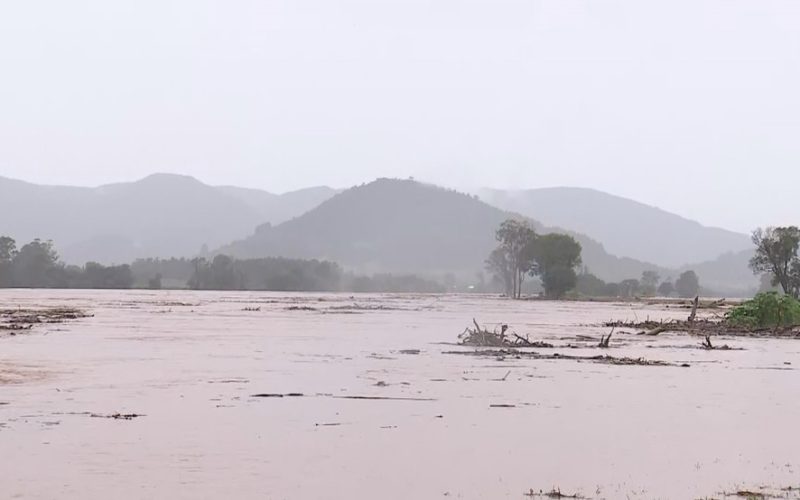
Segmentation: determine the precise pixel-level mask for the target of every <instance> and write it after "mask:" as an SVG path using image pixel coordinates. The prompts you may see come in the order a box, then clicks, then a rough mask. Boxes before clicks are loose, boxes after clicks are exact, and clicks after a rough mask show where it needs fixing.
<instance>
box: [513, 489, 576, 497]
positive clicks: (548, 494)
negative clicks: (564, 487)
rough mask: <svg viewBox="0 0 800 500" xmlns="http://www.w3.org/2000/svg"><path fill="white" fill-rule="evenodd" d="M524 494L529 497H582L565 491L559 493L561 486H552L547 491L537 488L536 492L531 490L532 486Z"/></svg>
mask: <svg viewBox="0 0 800 500" xmlns="http://www.w3.org/2000/svg"><path fill="white" fill-rule="evenodd" d="M525 496H526V497H530V498H584V497H582V496H580V495H578V494H577V493H575V494H572V495H568V494H566V493H561V488H553V489H552V490H550V491H548V492H544V491H542V490H539V491H538V492H536V491H533V488H531V490H530V491H528V492H527V493H525Z"/></svg>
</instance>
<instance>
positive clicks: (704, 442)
mask: <svg viewBox="0 0 800 500" xmlns="http://www.w3.org/2000/svg"><path fill="white" fill-rule="evenodd" d="M20 307H21V308H45V307H74V308H79V309H81V310H84V311H86V312H87V313H89V314H91V315H93V316H92V317H88V318H82V319H75V320H69V321H65V322H60V323H52V324H51V323H43V324H40V325H34V327H33V328H31V329H30V330H29V331H24V332H19V333H16V334H14V335H11V334H9V333H6V332H4V331H2V330H0V456H1V457H2V465H0V498H81V499H95V498H103V499H108V498H164V499H167V498H168V499H174V498H192V499H194V498H215V499H216V498H248V499H249V498H267V499H356V498H357V499H377V498H380V499H428V498H464V499H473V498H486V499H497V498H517V499H524V498H530V497H529V496H526V493H528V494H530V492H531V490H533V492H534V493H538V492H539V491H540V490H541V491H542V492H544V493H546V492H548V491H551V490H552V489H554V488H555V489H560V490H561V492H562V493H564V494H578V495H580V496H582V497H585V498H609V499H616V498H646V499H652V498H678V499H683V498H686V499H691V498H706V497H708V498H724V494H725V493H731V494H733V493H736V492H737V491H744V490H748V491H753V492H763V493H770V494H775V495H777V496H779V497H781V498H798V495H797V492H796V491H794V490H789V489H788V488H797V487H800V432H798V429H800V397H798V396H799V395H800V374H798V371H797V369H798V368H800V340H792V339H751V338H741V337H740V338H736V337H730V338H725V337H715V338H714V339H713V340H714V342H715V344H727V345H729V346H730V347H732V348H741V349H740V350H727V351H722V350H707V349H702V348H701V347H700V341H701V340H702V339H700V338H696V337H693V336H690V335H688V334H686V333H669V332H667V333H662V334H660V335H658V336H643V335H636V332H633V331H629V330H626V329H624V328H623V329H620V330H618V331H616V332H615V333H614V336H613V338H612V340H611V341H610V347H609V348H608V349H599V348H597V347H596V346H597V343H598V342H599V340H600V337H601V335H602V334H607V333H608V331H609V329H608V328H605V327H603V326H601V325H602V323H603V322H605V321H609V320H634V319H639V320H644V319H646V318H648V317H649V318H650V319H655V320H660V319H672V318H682V319H685V318H686V316H687V314H688V313H687V311H686V310H684V309H672V308H667V307H666V306H663V305H642V304H623V303H582V302H544V301H517V302H515V301H508V300H503V299H500V298H496V297H489V296H469V295H356V296H349V295H338V294H277V293H245V292H241V293H240V292H205V293H203V292H175V291H163V292H145V291H120V292H117V291H110V292H99V291H43V290H38V291H21V290H5V291H0V309H12V308H20ZM703 314H711V313H710V312H705V313H703ZM473 317H474V318H476V319H477V320H478V321H479V322H480V323H481V324H485V325H487V326H489V327H493V326H494V325H497V324H500V323H507V324H509V325H511V328H512V329H513V330H514V331H515V332H516V333H518V334H521V335H529V336H530V339H531V340H541V341H545V342H548V343H551V344H553V345H554V346H555V347H553V348H550V349H547V348H543V349H539V348H536V349H524V351H526V352H531V351H533V352H536V353H538V354H543V355H544V354H546V355H552V354H554V353H558V354H560V355H570V356H587V357H588V356H596V355H600V354H602V355H609V356H613V357H628V358H644V359H646V360H654V361H664V362H667V363H669V364H670V365H669V366H638V365H630V366H618V365H613V364H605V363H598V362H593V361H589V360H574V359H558V358H556V359H534V358H532V357H528V356H521V357H518V356H515V355H513V354H512V355H507V354H506V355H489V356H475V355H458V354H452V353H450V351H464V352H467V353H473V352H474V351H475V348H471V347H462V346H457V345H455V343H456V342H457V337H458V335H459V334H460V333H461V332H463V331H464V328H465V327H467V326H470V325H471V323H472V318H473ZM568 345H569V346H572V347H568ZM681 365H689V366H688V367H684V366H681ZM534 498H535V497H534Z"/></svg>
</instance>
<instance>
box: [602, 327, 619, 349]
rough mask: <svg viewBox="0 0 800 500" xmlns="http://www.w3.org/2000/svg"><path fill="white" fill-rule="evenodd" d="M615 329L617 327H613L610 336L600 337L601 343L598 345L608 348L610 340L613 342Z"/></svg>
mask: <svg viewBox="0 0 800 500" xmlns="http://www.w3.org/2000/svg"><path fill="white" fill-rule="evenodd" d="M615 329H616V327H611V332H609V334H608V337H600V343H599V344H598V345H597V347H600V348H603V349H605V348H607V347H608V346H609V342H611V336H612V335H614V330H615Z"/></svg>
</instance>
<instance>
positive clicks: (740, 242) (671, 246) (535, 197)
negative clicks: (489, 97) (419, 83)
mask: <svg viewBox="0 0 800 500" xmlns="http://www.w3.org/2000/svg"><path fill="white" fill-rule="evenodd" d="M479 194H480V196H481V198H482V199H484V200H485V201H486V202H487V203H489V204H490V205H494V206H496V207H498V208H502V209H504V210H510V211H513V212H518V213H520V214H523V215H526V216H528V217H533V218H536V219H538V220H540V221H541V222H542V223H543V224H546V225H549V226H557V227H563V228H569V229H570V230H572V231H576V232H578V233H582V234H585V235H586V236H588V237H590V238H593V239H595V240H597V241H602V242H603V246H604V247H605V248H606V249H607V250H608V251H609V252H610V253H612V254H615V255H626V256H628V257H631V258H634V259H639V260H643V261H647V262H653V263H655V264H658V265H661V266H666V267H676V268H678V267H683V266H686V265H687V264H693V263H696V262H704V261H709V260H713V259H715V258H717V257H718V256H720V255H721V254H724V253H726V252H740V251H743V250H749V249H751V248H752V246H753V245H752V243H751V241H750V237H749V236H747V235H745V234H741V233H736V232H733V231H728V230H725V229H720V228H715V227H706V226H703V225H701V224H700V223H698V222H695V221H692V220H688V219H686V218H683V217H680V216H678V215H675V214H672V213H669V212H666V211H664V210H661V209H660V208H656V207H653V206H650V205H646V204H644V203H639V202H636V201H633V200H629V199H626V198H621V197H619V196H614V195H611V194H608V193H604V192H602V191H596V190H594V189H585V188H574V187H558V188H544V189H530V190H521V191H502V190H492V189H484V190H481V191H480V192H479Z"/></svg>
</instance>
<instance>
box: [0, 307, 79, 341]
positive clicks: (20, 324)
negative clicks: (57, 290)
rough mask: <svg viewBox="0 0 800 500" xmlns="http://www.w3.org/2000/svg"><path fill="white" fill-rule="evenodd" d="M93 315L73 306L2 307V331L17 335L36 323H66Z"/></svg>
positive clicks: (0, 326) (0, 325)
mask: <svg viewBox="0 0 800 500" xmlns="http://www.w3.org/2000/svg"><path fill="white" fill-rule="evenodd" d="M91 316H92V315H91V314H87V313H86V312H84V311H81V310H80V309H76V308H73V307H52V308H48V309H22V308H18V309H0V331H6V332H9V335H16V334H18V333H21V332H23V331H27V330H31V329H33V328H34V326H36V325H41V324H54V323H64V322H66V321H73V320H77V319H82V318H89V317H91Z"/></svg>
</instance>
